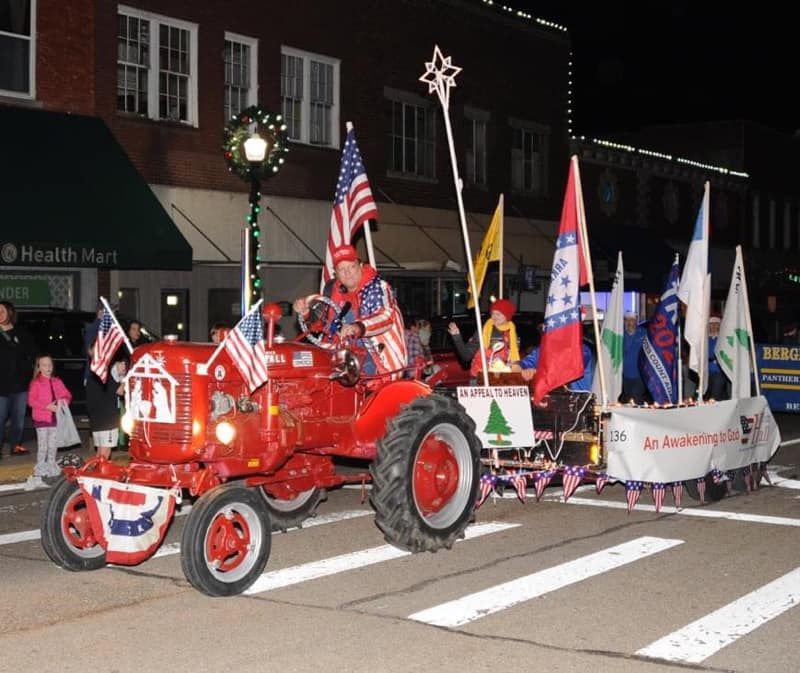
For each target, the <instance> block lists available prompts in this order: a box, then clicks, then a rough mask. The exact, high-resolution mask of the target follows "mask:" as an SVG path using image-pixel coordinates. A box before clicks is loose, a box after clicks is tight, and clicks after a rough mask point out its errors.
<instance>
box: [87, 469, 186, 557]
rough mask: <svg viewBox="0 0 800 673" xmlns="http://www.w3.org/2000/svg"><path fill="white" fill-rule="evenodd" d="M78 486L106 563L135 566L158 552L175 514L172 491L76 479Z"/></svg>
mask: <svg viewBox="0 0 800 673" xmlns="http://www.w3.org/2000/svg"><path fill="white" fill-rule="evenodd" d="M78 486H79V487H80V489H81V491H82V492H83V495H84V502H85V503H86V510H87V512H88V514H89V521H90V523H91V525H92V531H93V532H94V536H95V539H97V541H98V543H99V544H100V546H101V547H102V548H103V549H105V550H106V561H107V562H108V563H118V564H120V565H136V564H137V563H141V562H142V561H144V560H145V559H146V558H148V557H149V556H150V555H151V554H152V553H153V552H154V551H155V550H156V549H158V546H159V545H160V544H161V540H162V539H163V538H164V534H165V533H166V532H167V528H168V526H169V522H170V521H172V514H173V512H174V511H175V501H176V494H175V492H174V491H172V490H170V489H166V488H152V487H150V486H142V485H140V484H131V483H121V482H118V481H113V480H111V479H96V478H94V477H79V478H78Z"/></svg>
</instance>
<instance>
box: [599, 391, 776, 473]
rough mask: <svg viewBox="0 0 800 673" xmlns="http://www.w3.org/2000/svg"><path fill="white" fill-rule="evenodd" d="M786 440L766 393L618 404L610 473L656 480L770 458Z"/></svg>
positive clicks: (609, 430) (611, 429)
mask: <svg viewBox="0 0 800 673" xmlns="http://www.w3.org/2000/svg"><path fill="white" fill-rule="evenodd" d="M780 441H781V437H780V432H779V430H778V425H777V423H776V422H775V418H774V417H773V416H772V412H771V411H770V409H769V405H768V404H767V400H766V399H765V398H764V397H763V396H762V397H748V398H743V399H739V400H727V401H725V402H716V403H713V404H706V405H700V406H695V407H681V408H676V409H637V408H621V409H614V410H613V411H612V412H611V418H610V419H609V420H608V422H607V423H606V432H605V443H606V451H607V454H606V455H607V456H608V474H609V476H610V477H612V478H614V479H621V480H627V481H649V482H656V483H659V482H663V483H667V482H672V481H683V480H685V479H696V478H698V477H702V476H703V475H705V474H708V473H709V472H710V471H711V470H712V469H718V470H722V471H726V470H735V469H737V468H740V467H745V466H747V465H750V464H752V463H758V462H764V461H767V460H769V459H770V458H771V457H772V455H773V454H774V453H775V451H777V450H778V445H779V444H780Z"/></svg>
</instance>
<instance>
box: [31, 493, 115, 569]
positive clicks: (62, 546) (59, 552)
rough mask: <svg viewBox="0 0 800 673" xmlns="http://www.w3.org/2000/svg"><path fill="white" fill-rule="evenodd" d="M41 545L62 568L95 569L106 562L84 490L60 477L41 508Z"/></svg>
mask: <svg viewBox="0 0 800 673" xmlns="http://www.w3.org/2000/svg"><path fill="white" fill-rule="evenodd" d="M41 533H42V548H43V549H44V551H45V553H46V554H47V556H48V557H49V558H50V560H51V561H52V562H53V563H55V564H56V565H57V566H60V567H62V568H64V569H65V570H72V571H79V570H97V569H98V568H102V567H103V566H104V565H105V564H106V552H105V550H104V549H103V548H102V547H101V546H100V544H99V543H98V542H97V539H96V538H95V536H94V531H93V530H92V524H91V522H90V521H89V512H88V510H87V508H86V500H85V496H84V494H83V491H81V490H80V488H78V484H77V483H76V482H74V481H68V480H67V479H66V478H64V477H62V478H61V479H59V481H58V482H57V483H56V484H55V486H53V488H52V490H51V491H50V495H49V497H48V498H47V502H46V503H45V505H44V509H42V519H41Z"/></svg>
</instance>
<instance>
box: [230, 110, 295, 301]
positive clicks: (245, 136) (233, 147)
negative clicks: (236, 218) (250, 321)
mask: <svg viewBox="0 0 800 673" xmlns="http://www.w3.org/2000/svg"><path fill="white" fill-rule="evenodd" d="M222 151H223V155H224V157H225V162H226V163H227V164H228V172H230V173H235V174H236V175H238V176H239V177H240V178H241V179H242V180H244V181H246V182H248V183H249V184H250V213H249V214H248V215H247V229H246V236H245V245H244V248H245V249H244V250H243V251H242V267H243V274H242V275H243V278H242V313H243V314H244V313H245V312H247V310H248V309H249V308H250V306H251V305H252V304H253V303H255V302H256V301H258V299H259V295H260V294H261V276H260V273H259V272H260V270H261V260H262V255H261V230H260V228H259V226H258V214H259V213H260V212H261V206H260V203H261V181H262V180H266V179H267V178H271V177H272V176H273V175H275V174H276V173H277V172H278V171H279V170H280V167H281V166H282V165H283V162H284V157H285V155H286V153H287V152H288V151H289V148H288V147H287V137H286V124H284V122H283V117H282V116H281V115H279V114H278V115H276V114H273V113H272V112H267V111H265V110H263V109H262V108H261V106H260V105H251V106H250V107H248V108H247V109H245V110H242V111H241V112H240V113H239V114H238V115H235V116H233V117H232V118H231V120H230V121H229V122H228V124H227V125H226V126H225V133H224V142H223V144H222Z"/></svg>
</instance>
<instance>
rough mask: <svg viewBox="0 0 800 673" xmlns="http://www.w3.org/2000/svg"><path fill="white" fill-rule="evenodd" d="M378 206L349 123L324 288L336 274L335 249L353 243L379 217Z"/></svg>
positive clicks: (332, 219)
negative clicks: (367, 224) (359, 231)
mask: <svg viewBox="0 0 800 673" xmlns="http://www.w3.org/2000/svg"><path fill="white" fill-rule="evenodd" d="M377 217H378V208H377V206H376V205H375V199H374V198H373V196H372V190H371V189H370V187H369V180H368V179H367V171H366V169H365V168H364V162H363V161H362V160H361V152H359V150H358V145H356V133H355V130H354V129H353V128H352V126H350V127H349V128H348V130H347V138H346V139H345V141H344V148H343V150H342V163H341V166H340V168H339V181H338V182H337V183H336V194H335V195H334V197H333V213H332V214H331V230H330V232H329V234H328V245H327V249H326V251H325V266H324V267H323V268H322V287H323V288H324V287H325V283H327V282H328V281H329V280H330V279H331V278H332V277H333V259H332V257H331V256H332V254H333V251H334V250H335V249H336V248H338V247H339V246H340V245H350V244H351V243H352V240H353V235H354V234H355V233H356V232H357V231H358V229H359V227H361V226H362V225H363V224H364V222H365V221H367V220H369V219H376V218H377Z"/></svg>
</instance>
